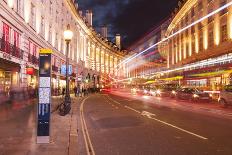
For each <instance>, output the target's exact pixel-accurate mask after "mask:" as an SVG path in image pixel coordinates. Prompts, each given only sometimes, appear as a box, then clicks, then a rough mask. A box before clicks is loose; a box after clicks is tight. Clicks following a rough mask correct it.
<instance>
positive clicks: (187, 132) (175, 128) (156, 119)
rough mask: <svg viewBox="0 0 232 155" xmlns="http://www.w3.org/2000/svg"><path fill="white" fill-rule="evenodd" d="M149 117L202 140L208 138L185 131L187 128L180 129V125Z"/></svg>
mask: <svg viewBox="0 0 232 155" xmlns="http://www.w3.org/2000/svg"><path fill="white" fill-rule="evenodd" d="M150 119H153V120H155V121H157V122H160V123H162V124H165V125H167V126H170V127H173V128H175V129H178V130H180V131H183V132H185V133H188V134H190V135H193V136H196V137H198V138H201V139H204V140H207V139H208V138H206V137H203V136H201V135H198V134H195V133H193V132H190V131H187V130H185V129H182V128H180V127H177V126H175V125H172V124H170V123H167V122H164V121H161V120H159V119H156V118H150Z"/></svg>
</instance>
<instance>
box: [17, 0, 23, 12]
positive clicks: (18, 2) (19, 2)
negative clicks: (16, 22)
mask: <svg viewBox="0 0 232 155" xmlns="http://www.w3.org/2000/svg"><path fill="white" fill-rule="evenodd" d="M21 10H22V1H21V0H17V1H16V11H17V12H18V13H19V14H21V13H22V12H21Z"/></svg>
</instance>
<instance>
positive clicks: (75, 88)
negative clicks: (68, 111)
mask: <svg viewBox="0 0 232 155" xmlns="http://www.w3.org/2000/svg"><path fill="white" fill-rule="evenodd" d="M73 91H74V94H75V97H77V87H76V86H75V87H74V88H73Z"/></svg>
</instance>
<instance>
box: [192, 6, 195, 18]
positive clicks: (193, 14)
mask: <svg viewBox="0 0 232 155" xmlns="http://www.w3.org/2000/svg"><path fill="white" fill-rule="evenodd" d="M194 16H195V13H194V8H192V10H191V17H194Z"/></svg>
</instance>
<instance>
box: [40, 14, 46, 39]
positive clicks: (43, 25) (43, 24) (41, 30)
mask: <svg viewBox="0 0 232 155" xmlns="http://www.w3.org/2000/svg"><path fill="white" fill-rule="evenodd" d="M44 31H45V20H44V17H43V16H41V26H40V33H41V34H42V36H44Z"/></svg>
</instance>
